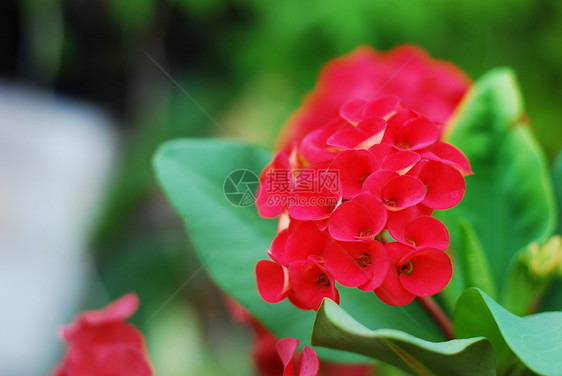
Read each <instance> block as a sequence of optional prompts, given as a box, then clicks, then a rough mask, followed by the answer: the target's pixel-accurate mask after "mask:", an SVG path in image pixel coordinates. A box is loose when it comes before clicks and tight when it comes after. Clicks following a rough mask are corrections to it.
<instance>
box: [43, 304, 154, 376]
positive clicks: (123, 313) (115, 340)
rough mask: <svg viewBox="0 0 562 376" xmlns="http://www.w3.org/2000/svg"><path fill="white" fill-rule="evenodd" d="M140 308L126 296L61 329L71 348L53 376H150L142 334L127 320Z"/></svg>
mask: <svg viewBox="0 0 562 376" xmlns="http://www.w3.org/2000/svg"><path fill="white" fill-rule="evenodd" d="M138 305H139V299H138V297H137V296H136V295H135V294H133V293H130V294H127V295H125V296H123V297H121V298H119V299H117V300H115V301H114V302H113V303H111V304H109V305H108V306H107V307H105V308H104V309H102V310H99V311H86V312H84V313H82V314H81V315H79V316H78V317H77V318H76V319H75V320H74V322H72V323H71V324H69V325H66V326H65V327H63V329H62V333H61V334H62V337H63V338H64V340H65V341H66V342H67V343H68V348H67V351H66V354H65V356H64V358H63V359H62V361H61V363H60V364H59V365H58V366H57V367H56V369H55V370H54V371H53V373H52V375H53V376H121V375H122V376H127V375H135V376H151V375H152V374H153V371H152V366H151V365H150V361H149V360H148V354H147V352H146V346H145V340H144V337H143V335H142V333H141V332H140V331H139V330H138V329H137V328H136V327H135V326H133V325H131V324H129V323H127V322H126V320H127V319H128V318H129V317H131V316H132V315H133V313H134V312H135V311H136V310H137V308H138Z"/></svg>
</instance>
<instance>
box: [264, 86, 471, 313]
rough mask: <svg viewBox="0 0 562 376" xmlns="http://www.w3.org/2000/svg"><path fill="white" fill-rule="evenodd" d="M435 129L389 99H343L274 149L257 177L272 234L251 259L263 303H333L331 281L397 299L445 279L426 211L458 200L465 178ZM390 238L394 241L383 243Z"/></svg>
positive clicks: (445, 242)
mask: <svg viewBox="0 0 562 376" xmlns="http://www.w3.org/2000/svg"><path fill="white" fill-rule="evenodd" d="M440 134H441V125H439V124H437V123H435V122H434V121H432V120H430V119H429V118H428V117H426V116H423V115H422V114H420V113H419V112H416V111H413V110H411V109H407V108H405V107H404V106H403V103H402V102H401V100H400V99H399V98H398V97H396V96H388V95H386V96H382V95H377V96H376V97H374V98H368V97H367V98H365V97H364V98H351V99H350V100H348V101H346V102H345V103H343V104H342V105H341V106H340V107H339V112H338V114H337V116H334V117H332V118H330V119H328V120H327V121H326V122H325V123H324V124H323V125H322V126H321V127H319V128H317V129H314V130H312V131H310V132H309V133H307V134H306V135H304V136H303V137H302V139H301V140H300V141H295V142H294V143H293V144H292V146H291V148H290V149H289V150H288V151H285V150H282V151H280V152H279V153H278V154H277V155H276V156H275V158H274V160H273V161H272V162H271V163H270V164H269V165H268V166H266V168H265V169H264V171H263V172H262V174H261V177H260V187H259V189H258V194H257V200H256V204H257V207H258V210H259V212H260V214H261V215H262V216H264V217H269V218H272V217H277V216H280V220H279V233H278V235H277V236H276V237H275V239H274V240H273V243H272V245H271V248H270V250H268V255H269V256H270V258H271V261H270V260H262V261H260V262H258V264H257V265H256V275H257V281H258V290H259V293H260V295H261V296H262V298H263V299H264V300H266V301H267V302H270V303H276V302H279V301H281V300H283V299H284V298H286V297H287V298H288V299H289V300H290V301H291V302H292V303H293V304H295V305H296V306H298V307H300V308H302V309H314V310H317V309H318V308H319V306H320V303H321V302H322V299H323V298H325V297H327V298H330V299H332V300H334V301H336V302H338V301H339V295H338V290H337V289H336V282H338V283H340V284H341V285H343V286H347V287H358V288H359V289H361V290H364V291H374V292H375V293H376V294H377V296H378V297H379V298H380V299H381V300H383V301H384V302H385V303H387V304H390V305H405V304H408V303H409V302H411V301H412V300H413V299H414V298H415V296H429V295H433V294H436V293H437V292H439V291H441V290H442V289H443V288H444V287H445V286H446V285H447V284H448V282H449V281H450V279H451V276H452V266H451V261H450V259H449V257H448V256H447V254H446V253H445V252H444V251H445V250H446V249H447V248H448V246H449V234H448V231H447V229H446V228H445V226H444V225H443V224H442V223H441V222H440V221H439V220H437V219H435V218H433V217H431V214H432V212H433V210H434V209H448V208H451V207H453V206H455V205H457V204H458V203H459V202H460V201H461V199H462V197H463V195H464V191H465V182H464V178H463V175H466V174H471V173H472V172H471V170H470V164H469V162H468V160H467V159H466V157H465V156H464V155H463V153H462V152H461V151H459V150H458V149H456V148H455V147H454V146H452V145H450V144H447V143H444V142H441V141H439V138H440ZM391 240H394V241H391Z"/></svg>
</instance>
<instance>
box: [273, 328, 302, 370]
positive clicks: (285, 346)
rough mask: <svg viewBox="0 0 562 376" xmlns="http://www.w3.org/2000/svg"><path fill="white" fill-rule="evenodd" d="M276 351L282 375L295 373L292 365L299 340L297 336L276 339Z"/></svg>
mask: <svg viewBox="0 0 562 376" xmlns="http://www.w3.org/2000/svg"><path fill="white" fill-rule="evenodd" d="M276 347H277V353H278V354H279V357H280V358H281V362H282V363H283V367H284V368H285V369H284V371H283V376H293V375H294V374H295V369H294V366H293V360H294V358H295V354H296V352H297V348H298V347H299V340H298V339H297V338H291V337H287V338H281V339H280V340H279V341H277V345H276Z"/></svg>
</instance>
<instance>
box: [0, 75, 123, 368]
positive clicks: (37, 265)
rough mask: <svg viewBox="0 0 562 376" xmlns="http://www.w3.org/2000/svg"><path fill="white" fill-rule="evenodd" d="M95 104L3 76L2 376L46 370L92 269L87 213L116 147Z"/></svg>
mask: <svg viewBox="0 0 562 376" xmlns="http://www.w3.org/2000/svg"><path fill="white" fill-rule="evenodd" d="M116 141H117V135H116V132H115V130H114V129H113V128H112V126H111V121H110V119H109V117H108V116H106V115H105V114H104V113H102V112H100V111H99V110H97V109H95V108H93V107H91V106H86V105H84V104H81V103H76V102H73V101H70V100H66V99H60V98H55V97H54V96H53V95H51V94H49V93H43V92H38V91H36V90H32V89H30V88H24V87H19V86H14V85H10V84H6V83H0V375H2V376H28V375H29V376H36V375H43V374H45V373H46V372H49V369H50V367H51V366H52V364H53V361H56V360H57V359H55V358H54V357H55V356H56V355H57V354H58V353H59V352H60V351H61V348H62V343H61V342H60V341H59V340H57V338H56V333H57V330H58V328H59V326H60V325H61V324H62V323H65V322H66V321H68V320H69V319H70V318H71V315H72V313H73V312H75V310H76V309H77V308H78V304H79V299H80V296H81V292H82V293H83V291H84V288H85V287H86V281H87V280H88V278H89V275H91V266H90V261H89V258H88V256H87V253H86V248H87V240H88V236H89V234H90V232H91V228H92V224H93V218H94V216H95V215H96V214H97V209H98V208H99V205H100V201H101V200H102V193H103V191H104V188H105V185H106V182H107V178H108V177H109V173H110V170H111V165H112V160H113V158H114V156H115V154H116V146H117V142H116Z"/></svg>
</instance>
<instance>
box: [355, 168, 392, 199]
mask: <svg viewBox="0 0 562 376" xmlns="http://www.w3.org/2000/svg"><path fill="white" fill-rule="evenodd" d="M398 176H399V175H398V173H397V172H396V171H391V170H379V171H375V172H374V173H372V174H371V175H369V177H368V178H367V179H366V180H365V182H364V183H363V190H364V191H366V192H369V193H371V194H373V195H375V196H376V197H379V198H380V197H381V191H382V188H383V186H384V185H385V184H386V183H387V182H388V181H389V180H392V179H394V178H396V177H398Z"/></svg>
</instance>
